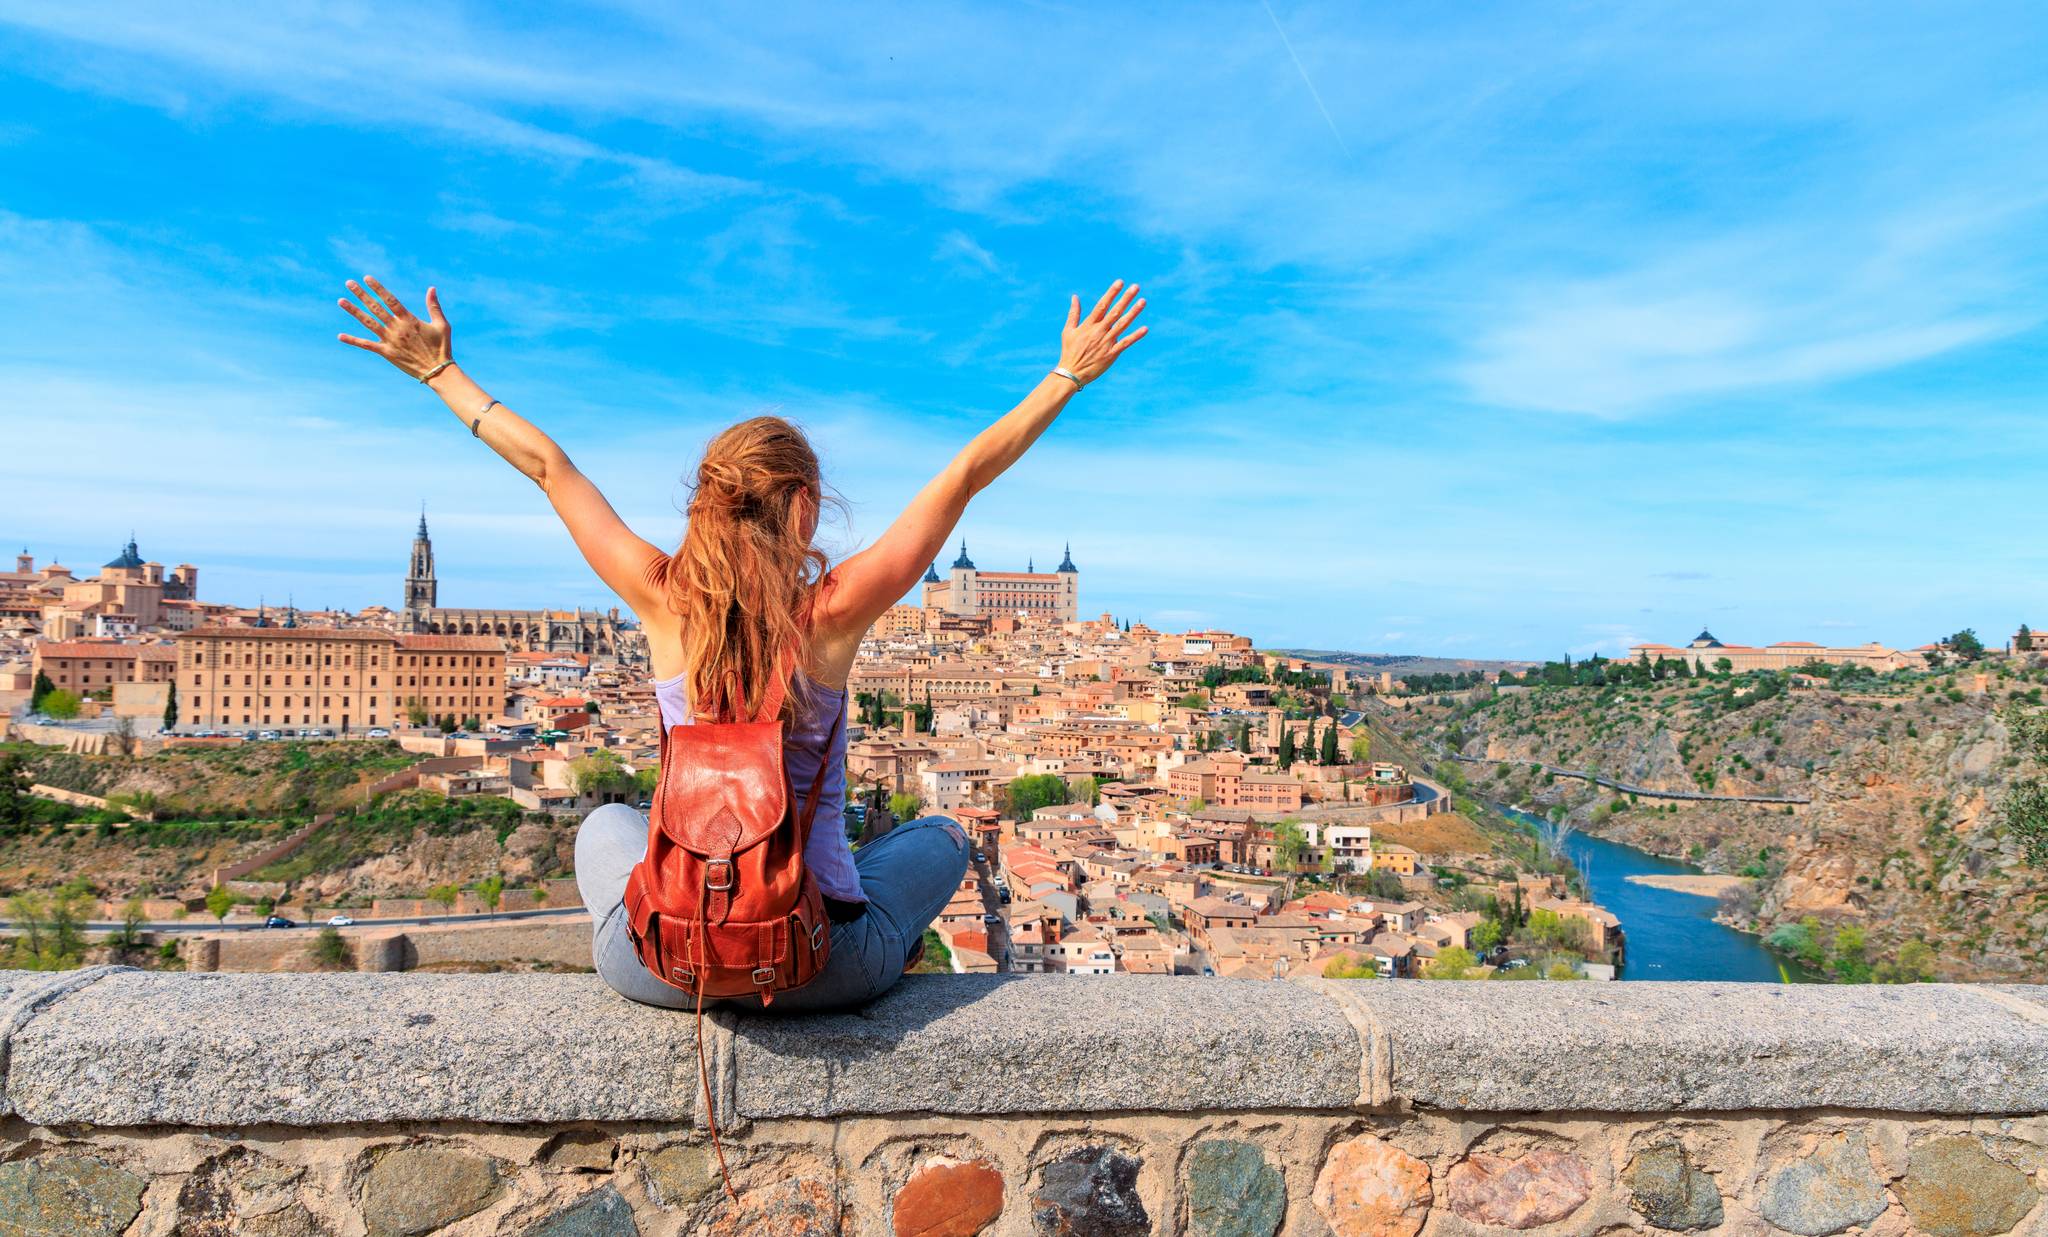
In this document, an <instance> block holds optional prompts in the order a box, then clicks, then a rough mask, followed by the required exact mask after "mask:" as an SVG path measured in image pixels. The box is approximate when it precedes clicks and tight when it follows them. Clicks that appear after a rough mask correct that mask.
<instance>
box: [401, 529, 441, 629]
mask: <svg viewBox="0 0 2048 1237" xmlns="http://www.w3.org/2000/svg"><path fill="white" fill-rule="evenodd" d="M434 605H435V587H434V543H433V542H432V541H431V540H430V539H428V537H427V512H426V508H424V507H422V508H421V509H420V531H419V535H418V536H416V537H414V538H413V539H412V565H411V566H410V567H408V568H407V569H406V572H405V612H406V613H407V614H408V615H412V616H418V617H420V618H424V617H425V616H426V615H425V612H426V611H428V610H431V609H433V608H434Z"/></svg>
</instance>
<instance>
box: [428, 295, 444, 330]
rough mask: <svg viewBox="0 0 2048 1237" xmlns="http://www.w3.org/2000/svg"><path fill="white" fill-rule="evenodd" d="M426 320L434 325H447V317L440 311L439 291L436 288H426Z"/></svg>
mask: <svg viewBox="0 0 2048 1237" xmlns="http://www.w3.org/2000/svg"><path fill="white" fill-rule="evenodd" d="M427 320H428V321H430V322H432V323H433V324H434V325H435V326H447V325H448V319H447V317H446V316H445V315H443V314H442V313H441V293H440V291H439V290H438V289H436V288H433V287H429V288H428V289H427Z"/></svg>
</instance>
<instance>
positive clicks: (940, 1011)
mask: <svg viewBox="0 0 2048 1237" xmlns="http://www.w3.org/2000/svg"><path fill="white" fill-rule="evenodd" d="M0 1028H5V1029H6V1030H7V1036H6V1042H5V1045H4V1048H5V1058H4V1060H5V1074H4V1095H0V1111H4V1113H5V1114H6V1115H5V1118H4V1125H0V1138H4V1139H5V1140H6V1144H7V1145H6V1147H5V1148H4V1151H5V1155H4V1157H0V1159H4V1162H0V1232H10V1233H11V1232H13V1231H15V1230H17V1229H18V1230H19V1231H22V1232H34V1233H45V1232H48V1233H88V1234H107V1235H112V1234H144V1233H148V1234H168V1233H172V1232H179V1233H194V1234H216V1233H218V1234H226V1233H255V1234H264V1235H268V1237H282V1235H289V1234H318V1233H328V1234H336V1235H337V1237H355V1235H358V1234H365V1233H367V1234H373V1235H377V1237H386V1235H391V1237H396V1235H400V1234H403V1235H406V1237H415V1235H421V1234H427V1233H438V1234H450V1235H456V1237H461V1235H471V1234H494V1235H495V1234H535V1235H539V1237H591V1235H609V1234H632V1233H644V1234H660V1235H668V1234H678V1233H712V1234H742V1233H753V1234H789V1233H809V1234H826V1233H847V1234H861V1235H867V1234H874V1235H877V1237H881V1235H895V1237H903V1235H908V1234H917V1235H920V1237H939V1235H942V1234H972V1233H977V1232H980V1233H987V1234H991V1235H998V1234H1032V1233H1070V1234H1110V1235H1116V1237H1126V1235H1128V1237H1138V1235H1141V1234H1151V1233H1192V1234H1215V1235H1225V1234H1228V1235H1232V1237H1244V1235H1257V1237H1273V1235H1274V1234H1284V1235H1290V1237H1292V1235H1312V1237H1324V1235H1327V1234H1333V1233H1334V1234H1344V1235H1346V1237H1349V1235H1352V1234H1400V1235H1409V1237H1413V1235H1416V1234H1420V1235H1422V1237H1469V1235H1477V1234H1504V1233H1513V1232H1528V1233H1534V1234H1538V1235H1539V1237H1564V1235H1566V1234H1571V1235H1573V1237H1577V1235H1581V1234H1596V1235H1599V1237H1611V1235H1614V1234H1621V1233H1634V1232H1651V1233H1656V1232H1687V1233H1718V1234H1744V1235H1752V1234H1754V1235H1762V1234H1774V1233H1801V1234H1832V1233H1851V1232H1853V1233H1861V1234H1873V1235H1875V1234H1890V1235H1902V1234H1908V1233H1944V1234H2005V1233H2011V1234H2039V1233H2042V1232H2043V1231H2044V1230H2048V1204H2044V1203H2043V1202H2042V1200H2041V1194H2042V1192H2043V1190H2044V1188H2048V1176H2044V1174H2048V1121H2044V1118H2043V1117H2042V1116H2041V1113H2042V1112H2043V1111H2044V1109H2048V1068H2044V1067H2048V994H2043V993H2042V992H2040V991H2038V990H2033V989H2027V988H2019V987H1980V988H1973V987H1962V986H1948V985H1922V986H1918V987H1911V988H1883V989H1879V988H1821V987H1773V986H1757V985H1739V984H1628V985H1591V984H1516V985H1506V984H1502V985H1470V984H1425V983H1402V982H1394V981H1370V980H1364V981H1352V982H1348V983H1331V982H1326V981H1314V982H1309V983H1299V984H1296V983H1267V982H1259V981H1236V980H1218V979H1209V980H1197V979H1188V978H1170V977H1136V976H1128V977H1105V978H1100V979H1090V978H1079V977H1062V976H1032V977H1011V976H916V977H911V978H909V979H906V980H904V981H903V982H902V983H900V984H899V985H898V986H897V987H896V988H895V989H894V990H892V991H891V992H890V993H889V994H888V995H887V996H885V997H884V998H883V999H881V1000H880V1001H878V1002H876V1003H874V1004H872V1005H870V1006H869V1007H867V1008H866V1009H865V1010H863V1011H861V1012H859V1013H857V1014H846V1015H833V1016H822V1017H812V1018H804V1019H795V1018H791V1019H766V1018H761V1017H753V1018H741V1017H736V1016H733V1015H729V1014H725V1013H716V1014H712V1015H709V1016H707V1018H706V1019H705V1023H704V1042H703V1044H702V1049H703V1052H704V1054H705V1060H706V1063H707V1070H708V1076H709V1079H710V1088H711V1092H712V1096H713V1101H714V1103H715V1105H716V1108H717V1111H718V1113H719V1115H720V1120H721V1126H722V1128H723V1130H724V1135H725V1142H726V1154H727V1158H728V1160H729V1162H730V1165H731V1169H732V1174H733V1183H734V1186H735V1187H736V1189H737V1190H738V1192H739V1197H738V1199H737V1201H731V1200H727V1199H726V1198H725V1197H724V1196H723V1194H722V1192H721V1190H720V1189H719V1186H718V1171H717V1166H716V1162H715V1159H714V1158H713V1153H712V1151H711V1147H710V1143H709V1141H708V1139H707V1137H706V1132H705V1129H704V1121H703V1101H702V1100H701V1099H700V1095H699V1092H700V1084H699V1078H698V1062H697V1058H698V1051H699V1045H698V1043H697V1040H696V1035H695V1030H694V1023H693V1021H692V1019H690V1018H689V1017H687V1016H677V1015H675V1014H671V1013H667V1012H664V1011H659V1010H653V1009H649V1008H646V1007H642V1006H635V1005H630V1004H628V1003H626V1002H623V1001H621V1000H619V999H618V998H617V997H615V996H613V995H612V994H610V993H609V992H608V991H606V990H605V989H604V988H603V987H602V986H601V985H600V984H599V983H598V982H597V981H596V980H595V979H594V978H591V977H588V976H540V975H514V976H400V975H332V976H318V975H262V976H255V975H248V976H229V975H219V976H208V975H192V976H178V975H158V974H145V973H139V972H129V971H122V970H119V969H115V968H102V969H99V970H95V971H89V972H80V973H75V974H71V975H65V976H54V977H53V976H49V975H32V974H25V973H4V974H0ZM10 1226H12V1227H10Z"/></svg>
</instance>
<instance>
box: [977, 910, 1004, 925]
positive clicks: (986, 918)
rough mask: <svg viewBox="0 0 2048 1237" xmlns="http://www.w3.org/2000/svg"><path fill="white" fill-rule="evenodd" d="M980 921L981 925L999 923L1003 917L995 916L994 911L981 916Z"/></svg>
mask: <svg viewBox="0 0 2048 1237" xmlns="http://www.w3.org/2000/svg"><path fill="white" fill-rule="evenodd" d="M981 921H982V922H983V923H1001V922H1002V921H1003V917H1002V916H1001V915H998V914H996V913H995V912H994V911H986V912H984V913H983V914H982V916H981Z"/></svg>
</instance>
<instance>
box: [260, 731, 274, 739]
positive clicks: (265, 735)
mask: <svg viewBox="0 0 2048 1237" xmlns="http://www.w3.org/2000/svg"><path fill="white" fill-rule="evenodd" d="M256 737H257V738H259V739H275V738H276V737H277V732H276V731H275V730H264V731H259V732H257V735H256Z"/></svg>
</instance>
